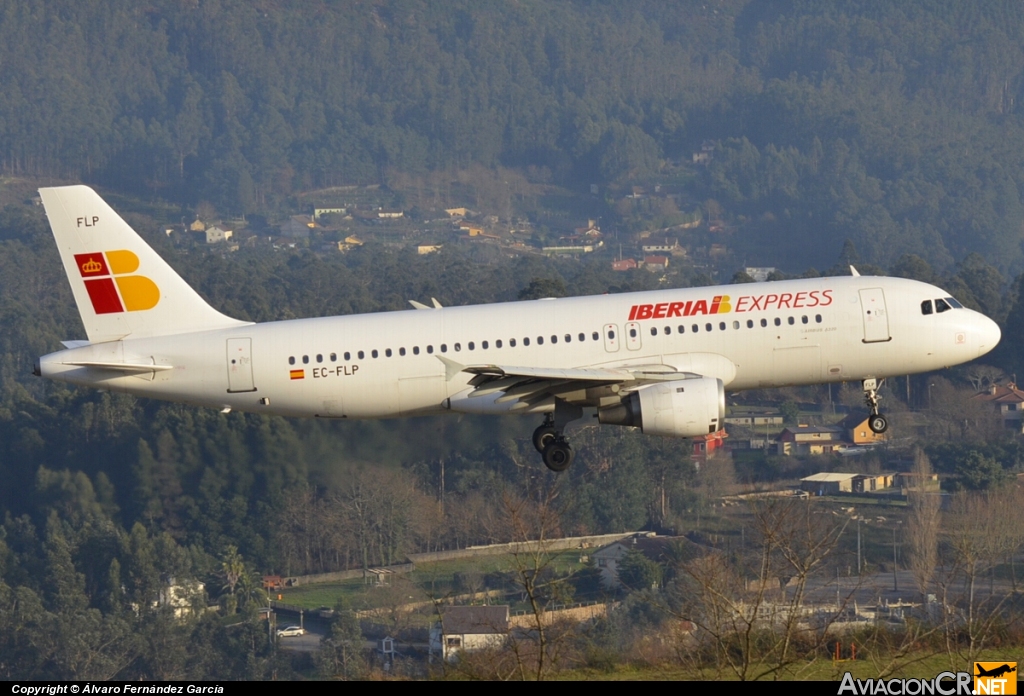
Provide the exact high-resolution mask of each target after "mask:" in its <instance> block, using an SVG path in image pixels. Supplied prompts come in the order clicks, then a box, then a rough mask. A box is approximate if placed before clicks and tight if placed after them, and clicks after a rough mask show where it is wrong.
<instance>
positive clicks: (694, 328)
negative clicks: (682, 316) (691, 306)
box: [690, 324, 700, 333]
mask: <svg viewBox="0 0 1024 696" xmlns="http://www.w3.org/2000/svg"><path fill="white" fill-rule="evenodd" d="M690 330H691V331H693V333H698V332H699V331H700V327H699V326H697V325H696V324H694V325H693V326H691V327H690Z"/></svg>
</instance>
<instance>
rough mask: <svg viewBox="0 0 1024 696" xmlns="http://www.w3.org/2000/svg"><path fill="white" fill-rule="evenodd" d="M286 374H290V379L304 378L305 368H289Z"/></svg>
mask: <svg viewBox="0 0 1024 696" xmlns="http://www.w3.org/2000/svg"><path fill="white" fill-rule="evenodd" d="M288 374H289V375H291V378H292V379H305V378H306V371H305V370H289V371H288Z"/></svg>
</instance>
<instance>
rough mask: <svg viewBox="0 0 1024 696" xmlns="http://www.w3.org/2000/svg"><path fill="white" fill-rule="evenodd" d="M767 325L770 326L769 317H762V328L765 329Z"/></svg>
mask: <svg viewBox="0 0 1024 696" xmlns="http://www.w3.org/2000/svg"><path fill="white" fill-rule="evenodd" d="M766 326H768V320H767V319H762V320H761V328H762V329H763V328H764V327H766Z"/></svg>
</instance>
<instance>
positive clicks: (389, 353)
mask: <svg viewBox="0 0 1024 696" xmlns="http://www.w3.org/2000/svg"><path fill="white" fill-rule="evenodd" d="M384 357H386V358H390V357H391V349H390V348H388V349H386V350H385V351H384Z"/></svg>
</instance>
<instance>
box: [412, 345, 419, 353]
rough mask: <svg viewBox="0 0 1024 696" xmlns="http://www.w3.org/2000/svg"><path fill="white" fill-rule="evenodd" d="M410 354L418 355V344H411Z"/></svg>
mask: <svg viewBox="0 0 1024 696" xmlns="http://www.w3.org/2000/svg"><path fill="white" fill-rule="evenodd" d="M412 354H413V355H419V354H420V347H419V346H413V347H412Z"/></svg>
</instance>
